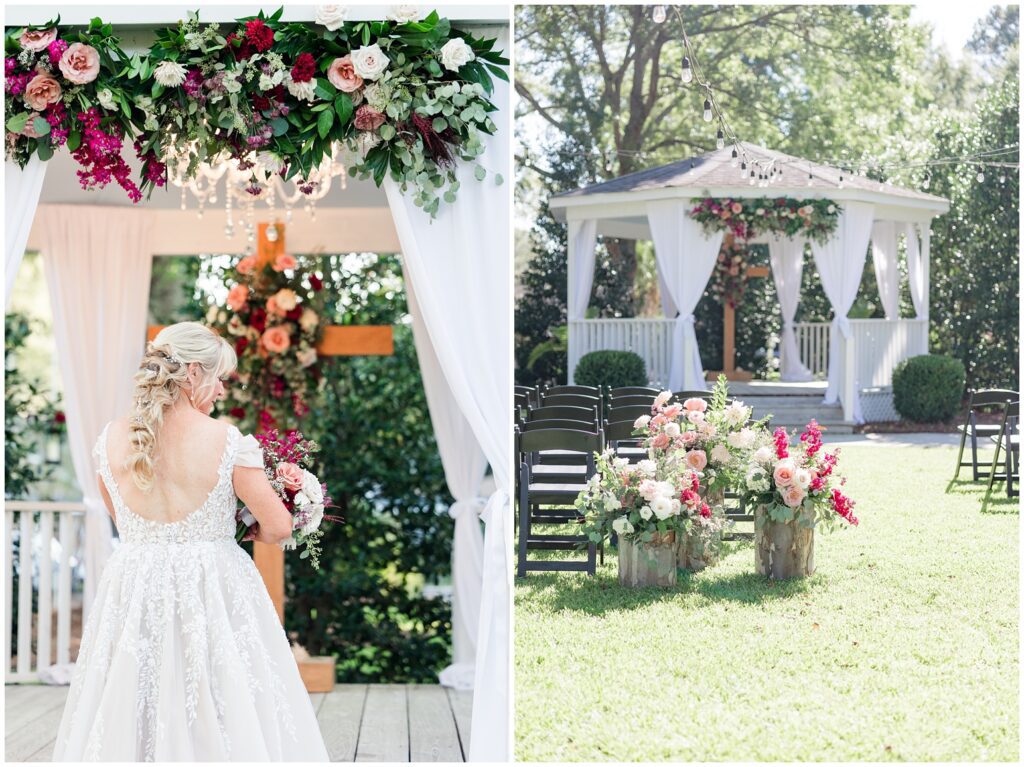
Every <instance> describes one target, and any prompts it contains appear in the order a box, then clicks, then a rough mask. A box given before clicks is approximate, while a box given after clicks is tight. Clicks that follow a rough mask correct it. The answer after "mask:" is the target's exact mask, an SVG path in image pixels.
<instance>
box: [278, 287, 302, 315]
mask: <svg viewBox="0 0 1024 767" xmlns="http://www.w3.org/2000/svg"><path fill="white" fill-rule="evenodd" d="M274 301H276V302H277V305H278V306H279V307H281V308H282V309H284V310H285V311H286V312H290V311H291V310H292V309H294V308H295V307H296V306H298V297H297V296H296V295H295V291H294V290H292V289H291V288H281V289H280V290H279V291H277V292H276V293H275V294H274Z"/></svg>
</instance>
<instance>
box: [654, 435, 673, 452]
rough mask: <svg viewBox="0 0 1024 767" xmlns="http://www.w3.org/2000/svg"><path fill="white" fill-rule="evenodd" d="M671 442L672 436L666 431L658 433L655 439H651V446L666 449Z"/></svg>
mask: <svg viewBox="0 0 1024 767" xmlns="http://www.w3.org/2000/svg"><path fill="white" fill-rule="evenodd" d="M671 443H672V438H671V437H670V436H668V435H667V434H664V433H662V434H659V435H657V436H656V437H655V438H654V439H652V440H651V446H652V447H656V448H658V449H659V450H664V449H665V448H666V447H668V446H669V445H670V444H671Z"/></svg>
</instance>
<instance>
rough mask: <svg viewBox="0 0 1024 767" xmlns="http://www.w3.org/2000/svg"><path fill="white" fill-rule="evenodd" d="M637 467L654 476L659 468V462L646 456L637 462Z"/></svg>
mask: <svg viewBox="0 0 1024 767" xmlns="http://www.w3.org/2000/svg"><path fill="white" fill-rule="evenodd" d="M637 468H639V469H640V471H642V472H643V473H644V474H647V475H650V476H653V475H654V472H655V471H657V469H658V464H656V463H655V462H654V461H652V460H650V459H648V458H645V459H644V460H642V461H640V462H639V463H638V464H637Z"/></svg>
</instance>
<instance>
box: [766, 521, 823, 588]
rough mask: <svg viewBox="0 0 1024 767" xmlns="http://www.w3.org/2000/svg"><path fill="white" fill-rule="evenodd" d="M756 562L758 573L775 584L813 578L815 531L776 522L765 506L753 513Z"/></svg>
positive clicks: (810, 528)
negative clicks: (774, 581) (775, 581)
mask: <svg viewBox="0 0 1024 767" xmlns="http://www.w3.org/2000/svg"><path fill="white" fill-rule="evenodd" d="M754 558H755V561H754V563H755V565H756V566H757V572H758V574H760V575H767V576H768V577H769V578H771V579H773V580H785V579H787V578H806V577H807V576H808V575H813V574H814V528H813V527H803V526H801V525H799V524H798V523H796V522H773V521H772V520H771V518H770V517H769V516H768V513H767V512H766V511H765V508H764V506H758V507H757V508H756V509H755V510H754Z"/></svg>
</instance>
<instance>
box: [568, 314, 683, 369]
mask: <svg viewBox="0 0 1024 767" xmlns="http://www.w3.org/2000/svg"><path fill="white" fill-rule="evenodd" d="M674 327H675V320H667V319H664V318H662V317H653V318H652V317H628V318H625V319H593V320H570V321H569V355H568V357H569V383H573V372H574V371H575V370H576V363H578V362H579V361H580V358H581V357H582V356H583V355H584V354H587V353H588V352H596V351H603V350H606V349H610V350H614V351H625V352H635V353H636V354H639V355H640V356H641V357H642V358H643V360H644V362H645V363H646V365H647V377H648V379H649V380H650V382H651V383H654V384H658V385H660V386H667V385H668V376H669V367H670V365H671V364H672V332H673V329H674Z"/></svg>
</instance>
